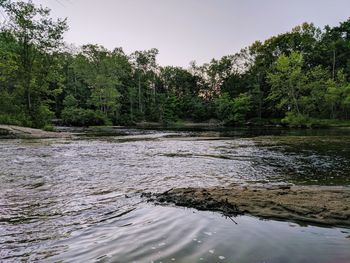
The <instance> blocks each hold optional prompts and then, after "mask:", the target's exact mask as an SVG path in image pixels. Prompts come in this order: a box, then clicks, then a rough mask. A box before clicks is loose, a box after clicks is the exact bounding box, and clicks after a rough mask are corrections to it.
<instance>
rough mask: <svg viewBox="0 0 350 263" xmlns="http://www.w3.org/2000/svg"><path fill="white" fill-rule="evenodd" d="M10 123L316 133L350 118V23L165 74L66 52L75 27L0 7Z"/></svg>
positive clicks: (97, 49)
mask: <svg viewBox="0 0 350 263" xmlns="http://www.w3.org/2000/svg"><path fill="white" fill-rule="evenodd" d="M0 11H1V13H0V16H1V17H0V19H1V31H0V123H5V124H17V125H24V126H32V127H41V128H42V127H46V128H49V127H50V124H51V122H52V120H53V119H60V120H61V122H62V123H64V124H66V125H78V126H87V125H110V124H124V125H125V124H132V123H135V122H139V121H153V122H162V123H164V124H168V123H171V122H176V121H178V120H189V121H207V120H210V119H217V120H219V121H221V122H222V123H224V124H226V125H237V124H244V123H246V122H247V121H249V122H251V123H264V122H266V120H270V121H271V120H282V123H285V124H288V125H295V126H305V125H307V126H311V125H318V124H322V123H326V122H327V121H329V120H347V119H349V117H350V83H349V80H350V20H347V21H345V22H342V23H340V24H339V25H338V26H336V27H329V26H326V27H325V28H324V29H320V28H317V27H315V26H314V25H313V24H308V23H304V24H302V25H300V26H297V27H295V28H294V29H292V30H291V31H290V32H287V33H284V34H280V35H278V36H274V37H271V38H270V39H268V40H266V41H264V42H260V41H257V42H255V43H253V44H252V45H251V46H249V47H247V48H244V49H242V50H241V51H240V52H239V53H237V54H233V55H228V56H224V57H222V58H221V59H219V60H216V59H213V60H212V61H211V62H210V63H207V64H204V65H196V63H194V62H193V63H191V65H190V67H189V68H188V69H183V68H181V67H173V66H166V67H162V66H159V65H158V64H157V59H156V58H157V54H158V50H157V49H151V50H146V51H136V52H134V53H132V54H130V55H128V54H125V53H124V51H123V50H122V49H121V48H116V49H114V50H108V49H106V48H104V47H102V46H99V45H91V44H88V45H84V46H82V47H79V48H76V47H72V46H67V45H66V44H64V43H63V33H64V32H65V31H66V30H67V28H68V27H67V21H66V20H64V19H63V20H60V19H59V20H53V19H52V18H51V17H50V10H49V9H46V8H43V7H38V6H35V5H34V4H33V3H32V2H31V1H29V2H23V1H15V2H12V1H6V0H0Z"/></svg>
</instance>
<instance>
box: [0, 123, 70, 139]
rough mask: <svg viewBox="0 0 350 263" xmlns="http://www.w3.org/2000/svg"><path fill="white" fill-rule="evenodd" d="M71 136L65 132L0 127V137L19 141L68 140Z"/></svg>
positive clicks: (12, 126)
mask: <svg viewBox="0 0 350 263" xmlns="http://www.w3.org/2000/svg"><path fill="white" fill-rule="evenodd" d="M71 136H72V135H71V134H69V133H66V132H48V131H43V130H40V129H33V128H27V127H20V126H14V125H0V137H3V138H19V139H46V138H70V137H71Z"/></svg>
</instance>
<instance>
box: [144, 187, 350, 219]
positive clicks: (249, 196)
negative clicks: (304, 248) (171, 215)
mask: <svg viewBox="0 0 350 263" xmlns="http://www.w3.org/2000/svg"><path fill="white" fill-rule="evenodd" d="M144 196H146V197H148V200H149V201H152V202H156V203H160V204H164V203H171V204H175V205H177V206H183V207H191V208H196V209H198V210H209V211H218V212H222V213H223V214H225V215H229V216H234V215H240V214H248V215H253V216H257V217H261V218H268V219H279V220H286V221H297V222H305V223H311V224H325V225H331V226H350V189H349V188H347V187H320V186H317V187H311V186H288V185H282V186H276V185H268V186H266V185H265V186H264V185H243V186H242V185H231V186H230V187H211V188H178V189H171V190H169V191H166V192H164V193H161V194H144Z"/></svg>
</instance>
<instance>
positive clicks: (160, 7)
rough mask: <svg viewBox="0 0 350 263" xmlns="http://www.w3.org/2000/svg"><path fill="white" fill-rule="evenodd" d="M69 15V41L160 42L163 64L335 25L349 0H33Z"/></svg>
mask: <svg viewBox="0 0 350 263" xmlns="http://www.w3.org/2000/svg"><path fill="white" fill-rule="evenodd" d="M33 2H35V3H37V4H42V5H43V6H47V7H49V8H51V9H52V13H51V14H52V15H53V16H54V17H62V18H63V17H67V19H68V25H69V28H70V29H69V31H68V32H67V33H66V34H65V40H66V42H68V43H73V44H76V45H82V44H88V43H91V44H101V45H103V46H105V47H107V48H109V49H113V48H115V47H122V48H123V50H124V51H125V52H126V53H128V54H129V53H131V52H133V51H135V50H146V49H151V48H158V49H159V55H158V62H159V64H161V65H163V66H165V65H173V66H183V67H187V66H188V65H189V63H190V62H191V61H193V60H195V61H196V62H197V63H198V64H202V63H205V62H210V60H211V59H212V58H220V57H222V56H224V55H228V54H234V53H236V52H238V51H239V50H240V49H242V48H244V47H246V46H249V45H250V44H252V43H253V42H254V41H256V40H265V39H267V38H269V37H271V36H273V35H276V34H280V33H284V32H287V31H289V30H291V29H292V28H293V27H295V26H297V25H299V24H301V23H303V22H313V23H314V24H315V25H316V26H319V27H322V28H323V27H324V26H325V25H331V26H335V25H338V24H339V22H341V21H344V20H347V19H348V18H349V17H350V12H349V10H350V0H33Z"/></svg>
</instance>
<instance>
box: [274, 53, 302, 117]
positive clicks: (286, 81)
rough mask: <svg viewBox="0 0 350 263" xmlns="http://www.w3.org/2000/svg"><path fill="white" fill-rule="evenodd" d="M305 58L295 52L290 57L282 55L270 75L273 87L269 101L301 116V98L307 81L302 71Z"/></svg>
mask: <svg viewBox="0 0 350 263" xmlns="http://www.w3.org/2000/svg"><path fill="white" fill-rule="evenodd" d="M302 66H303V56H302V54H301V53H297V52H293V53H291V54H290V55H289V56H286V55H281V56H280V57H279V58H278V60H277V62H276V65H275V67H274V70H273V71H272V72H270V73H269V74H268V82H269V84H270V85H271V93H270V95H269V97H268V98H269V99H270V100H272V101H274V102H275V103H276V107H277V108H279V109H284V110H288V111H293V112H296V113H297V114H301V109H300V105H299V104H300V102H299V96H300V95H301V90H302V86H303V84H304V81H305V75H304V73H303V70H302Z"/></svg>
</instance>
